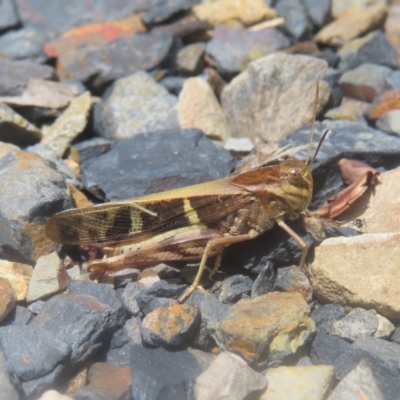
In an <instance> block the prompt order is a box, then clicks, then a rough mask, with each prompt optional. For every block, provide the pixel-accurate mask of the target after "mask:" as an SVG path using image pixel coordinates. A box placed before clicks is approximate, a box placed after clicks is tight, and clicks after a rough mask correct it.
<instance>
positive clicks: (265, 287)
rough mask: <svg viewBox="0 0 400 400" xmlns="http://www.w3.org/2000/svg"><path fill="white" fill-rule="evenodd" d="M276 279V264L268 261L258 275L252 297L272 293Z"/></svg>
mask: <svg viewBox="0 0 400 400" xmlns="http://www.w3.org/2000/svg"><path fill="white" fill-rule="evenodd" d="M275 278H276V273H275V270H274V264H273V263H272V262H271V261H268V262H267V264H266V265H265V267H264V268H263V269H262V270H261V272H260V273H259V274H258V275H257V278H256V279H255V281H254V282H253V286H252V288H251V297H258V296H261V295H263V294H265V293H268V292H272V289H273V287H274V283H275Z"/></svg>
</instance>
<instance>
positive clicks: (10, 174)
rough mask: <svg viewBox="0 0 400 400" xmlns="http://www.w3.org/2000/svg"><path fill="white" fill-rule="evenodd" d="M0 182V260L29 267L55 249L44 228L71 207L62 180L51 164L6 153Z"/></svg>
mask: <svg viewBox="0 0 400 400" xmlns="http://www.w3.org/2000/svg"><path fill="white" fill-rule="evenodd" d="M0 181H1V183H2V195H1V196H0V210H1V213H0V225H1V226H2V229H1V230H0V243H1V245H0V258H4V259H8V260H14V261H18V262H24V263H26V262H29V263H33V262H34V261H35V260H36V259H37V258H38V257H40V256H41V255H44V254H48V253H51V252H52V251H54V250H56V249H59V247H60V246H59V245H56V244H55V243H54V242H51V241H50V240H49V239H48V238H47V236H46V235H45V230H44V225H45V222H46V220H47V218H48V217H49V216H50V215H52V214H54V213H55V212H58V211H62V210H65V209H68V208H71V207H72V203H71V199H70V197H69V196H68V194H67V185H66V182H65V179H64V177H63V176H62V175H61V174H60V173H59V172H56V171H54V169H53V168H52V163H51V162H50V161H47V160H45V159H44V158H42V157H40V156H37V155H36V154H33V153H29V152H22V151H18V152H15V153H13V152H12V153H9V154H8V155H6V156H4V157H2V158H1V159H0ZM11 199H12V200H11Z"/></svg>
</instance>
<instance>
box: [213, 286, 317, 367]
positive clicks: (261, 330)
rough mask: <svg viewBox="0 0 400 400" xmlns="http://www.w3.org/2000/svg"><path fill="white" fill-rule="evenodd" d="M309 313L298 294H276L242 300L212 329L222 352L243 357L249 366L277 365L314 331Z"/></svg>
mask: <svg viewBox="0 0 400 400" xmlns="http://www.w3.org/2000/svg"><path fill="white" fill-rule="evenodd" d="M309 312H310V311H309V307H308V305H307V303H306V302H305V301H304V300H303V298H302V296H301V295H299V294H298V293H280V292H272V293H267V294H265V295H262V296H260V297H257V298H255V299H252V300H241V301H239V302H238V303H236V304H235V305H234V306H232V307H231V310H230V312H229V314H228V315H227V316H226V317H225V318H223V319H222V320H220V321H218V322H216V323H214V324H213V325H212V326H210V325H211V324H208V327H209V328H212V330H213V333H212V335H213V337H214V339H215V340H216V342H217V343H218V346H219V347H220V348H221V349H222V350H225V351H231V352H234V353H236V354H239V355H241V356H242V357H243V358H244V359H245V360H246V361H247V362H248V363H249V364H253V365H257V364H262V365H267V366H274V365H279V364H280V363H281V361H282V359H283V358H284V357H286V356H288V355H291V354H294V353H295V352H296V350H297V349H298V348H299V347H300V346H302V345H303V344H304V343H305V342H306V341H307V340H308V338H309V337H310V335H311V334H312V333H313V332H314V330H315V324H314V321H312V320H311V318H309ZM289 337H290V338H291V339H290V340H289V339H288V338H289Z"/></svg>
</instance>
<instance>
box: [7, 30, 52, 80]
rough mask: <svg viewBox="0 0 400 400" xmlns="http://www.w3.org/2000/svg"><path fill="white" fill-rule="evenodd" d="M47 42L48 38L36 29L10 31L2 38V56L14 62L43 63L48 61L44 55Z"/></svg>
mask: <svg viewBox="0 0 400 400" xmlns="http://www.w3.org/2000/svg"><path fill="white" fill-rule="evenodd" d="M46 41H47V37H46V36H45V35H44V34H42V33H41V32H38V31H36V30H35V29H30V28H22V29H18V30H8V31H7V32H4V33H3V34H2V35H1V36H0V54H2V55H3V56H5V57H8V58H11V59H14V60H21V61H22V60H24V59H32V60H36V61H40V62H43V61H45V60H46V59H47V56H46V55H45V54H44V53H43V45H44V44H45V43H46ZM21 78H22V76H21Z"/></svg>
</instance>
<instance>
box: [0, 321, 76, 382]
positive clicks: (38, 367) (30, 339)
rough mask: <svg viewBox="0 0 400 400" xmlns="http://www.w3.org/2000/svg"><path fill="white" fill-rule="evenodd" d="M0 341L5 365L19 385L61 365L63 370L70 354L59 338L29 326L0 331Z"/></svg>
mask: <svg viewBox="0 0 400 400" xmlns="http://www.w3.org/2000/svg"><path fill="white" fill-rule="evenodd" d="M0 342H1V347H2V349H3V351H4V355H5V356H6V358H7V361H8V363H9V364H10V366H11V368H12V369H13V370H14V371H15V373H16V374H17V376H18V377H19V378H20V379H21V381H23V382H28V381H30V380H33V379H37V378H40V377H43V376H45V375H48V374H50V373H51V372H52V371H53V370H54V369H55V368H56V367H57V366H59V365H61V364H63V365H64V367H65V364H66V363H67V361H68V357H69V355H70V353H71V348H70V346H69V345H68V344H67V343H66V342H65V341H63V340H62V339H61V338H60V337H57V336H55V335H54V334H53V333H52V332H50V331H49V330H47V329H45V328H40V327H36V326H31V325H28V326H17V325H12V326H7V327H4V328H1V329H0ZM62 369H63V368H62ZM62 369H60V370H59V371H58V372H59V373H60V372H61V370H62ZM54 378H55V377H54Z"/></svg>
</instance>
